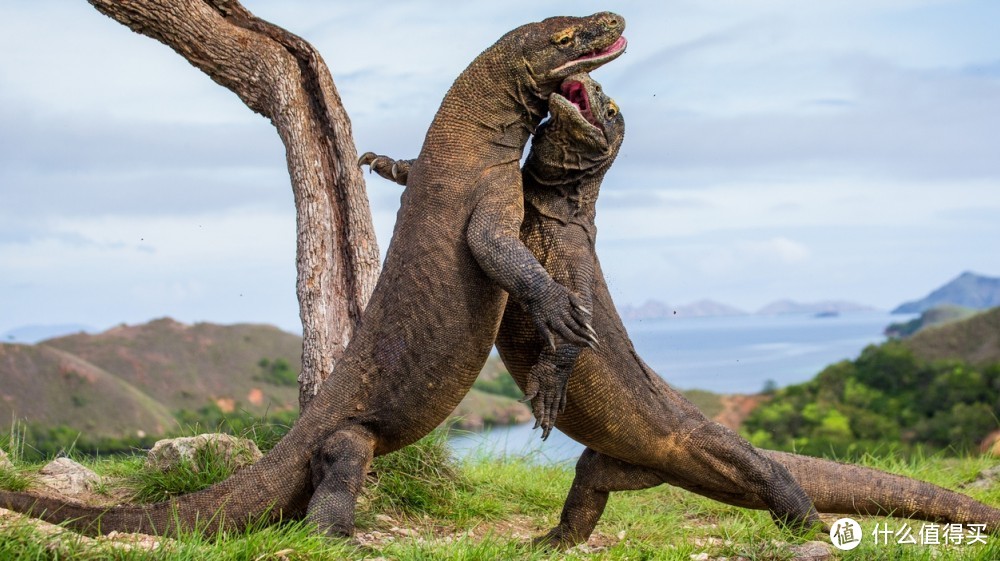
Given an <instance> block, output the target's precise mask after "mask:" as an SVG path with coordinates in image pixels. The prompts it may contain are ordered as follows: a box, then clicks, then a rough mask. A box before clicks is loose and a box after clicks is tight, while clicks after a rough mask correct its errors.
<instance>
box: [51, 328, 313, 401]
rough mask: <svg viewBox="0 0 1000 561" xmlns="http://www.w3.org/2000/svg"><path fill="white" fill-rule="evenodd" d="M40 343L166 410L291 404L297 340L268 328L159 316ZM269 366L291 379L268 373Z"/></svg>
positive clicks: (299, 347)
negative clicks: (123, 383) (143, 394)
mask: <svg viewBox="0 0 1000 561" xmlns="http://www.w3.org/2000/svg"><path fill="white" fill-rule="evenodd" d="M41 345H44V346H47V347H52V348H55V349H59V350H62V351H65V352H67V353H72V354H74V355H76V356H78V357H80V358H82V359H84V360H86V361H87V362H89V363H91V364H93V365H95V366H97V367H99V368H101V369H103V370H105V371H107V372H110V373H112V374H114V375H115V376H118V377H119V378H121V379H122V380H125V381H126V382H128V383H130V384H132V385H133V386H135V387H137V388H139V389H140V390H142V391H144V392H146V393H147V394H148V395H151V396H155V397H156V399H157V401H159V402H160V403H162V404H164V406H166V407H167V408H168V409H170V410H171V411H174V410H178V409H187V410H192V411H193V410H197V409H198V408H200V407H203V406H205V405H206V403H207V402H208V401H212V402H214V403H216V404H217V405H218V406H219V408H220V409H222V410H223V411H224V412H228V411H233V410H236V409H242V410H246V411H249V412H250V413H253V414H255V415H261V414H263V413H264V412H266V411H281V410H288V409H294V408H297V407H298V386H297V384H296V382H295V375H296V374H297V373H298V371H299V369H300V368H301V365H300V361H301V354H302V339H301V337H299V336H297V335H293V334H291V333H286V332H284V331H281V330H280V329H278V328H277V327H273V326H270V325H251V324H237V325H216V324H211V323H197V324H194V325H185V324H183V323H179V322H177V321H174V320H172V319H169V318H163V319H158V320H154V321H151V322H149V323H146V324H142V325H134V326H128V325H122V326H119V327H115V328H113V329H110V330H108V331H105V332H103V333H98V334H96V335H89V334H86V333H81V334H76V335H69V336H66V337H58V338H55V339H49V340H47V341H43V342H42V343H41ZM265 361H266V362H265ZM276 364H277V365H279V366H281V365H285V367H284V368H283V372H285V373H290V375H289V374H286V375H285V376H280V375H275V368H274V365H276Z"/></svg>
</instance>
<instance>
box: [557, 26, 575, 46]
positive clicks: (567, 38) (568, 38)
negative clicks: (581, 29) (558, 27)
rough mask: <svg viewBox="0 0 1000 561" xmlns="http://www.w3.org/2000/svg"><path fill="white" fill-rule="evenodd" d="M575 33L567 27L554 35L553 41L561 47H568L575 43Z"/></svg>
mask: <svg viewBox="0 0 1000 561" xmlns="http://www.w3.org/2000/svg"><path fill="white" fill-rule="evenodd" d="M574 35H575V33H574V31H573V30H572V29H567V30H565V31H560V32H559V33H556V34H555V35H553V36H552V42H553V43H555V44H556V45H559V46H560V47H568V46H569V45H571V44H572V43H573V36H574Z"/></svg>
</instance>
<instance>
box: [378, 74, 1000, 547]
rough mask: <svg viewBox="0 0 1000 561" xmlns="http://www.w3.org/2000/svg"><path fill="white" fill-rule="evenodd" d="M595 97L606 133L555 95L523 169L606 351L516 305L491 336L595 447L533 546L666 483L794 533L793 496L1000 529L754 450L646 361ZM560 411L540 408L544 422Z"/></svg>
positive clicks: (798, 502)
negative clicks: (625, 312)
mask: <svg viewBox="0 0 1000 561" xmlns="http://www.w3.org/2000/svg"><path fill="white" fill-rule="evenodd" d="M574 80H576V81H579V82H580V83H583V84H587V82H586V80H585V79H584V78H581V77H572V78H570V79H569V80H568V82H572V81H574ZM565 90H566V88H564V91H565ZM587 91H588V93H589V95H588V97H589V99H590V105H591V113H592V114H593V115H594V116H595V119H594V120H595V121H598V122H599V123H600V124H602V125H603V129H604V131H600V130H599V129H596V128H595V127H592V126H590V124H589V123H587V122H586V120H585V119H582V118H580V116H579V114H578V113H577V114H573V113H572V112H569V111H565V110H564V109H565V104H562V103H560V102H559V98H558V97H557V96H553V97H552V98H551V101H550V107H551V110H552V112H553V118H552V119H551V120H550V121H549V122H548V124H547V125H545V126H543V127H542V128H541V129H540V130H539V131H538V132H537V133H536V136H535V138H534V139H533V141H532V150H531V154H530V155H529V157H528V159H527V161H526V163H525V168H524V170H523V175H524V193H525V201H526V205H525V207H526V210H525V219H524V223H523V225H522V227H521V239H522V241H523V242H524V243H525V245H527V246H528V247H529V248H530V249H531V250H532V251H533V252H534V253H535V255H536V256H537V257H538V259H539V261H540V262H541V263H542V264H543V265H545V267H546V269H548V270H549V272H550V273H551V274H552V277H553V278H554V279H556V280H557V281H559V282H561V283H563V284H565V285H566V286H568V287H570V288H572V289H574V290H575V291H576V292H578V293H579V294H580V295H581V297H582V299H584V300H585V301H586V302H588V303H589V304H591V305H592V306H593V308H592V310H593V326H594V328H595V330H596V331H597V335H598V338H599V341H600V346H599V347H597V348H592V349H582V350H581V348H580V347H578V346H575V345H571V344H560V345H559V346H558V347H557V350H556V351H551V350H550V348H549V347H548V346H547V345H544V344H543V342H542V341H541V340H540V339H539V338H538V336H537V335H536V334H534V333H533V332H532V331H531V328H530V326H531V321H530V318H528V317H527V316H525V314H524V313H523V311H522V310H520V309H519V307H518V306H517V305H513V304H511V305H508V307H507V310H506V312H505V314H504V320H503V323H502V325H501V328H500V334H499V337H498V339H497V347H498V348H499V349H500V354H501V356H502V358H503V360H504V363H505V364H506V365H507V367H508V368H509V370H510V372H511V374H512V375H513V376H514V379H515V380H516V381H517V383H518V385H519V386H520V387H521V388H522V390H525V392H526V395H530V394H531V393H532V392H534V391H543V392H544V391H549V392H553V393H558V392H559V391H560V389H561V387H562V384H565V383H566V377H567V376H569V382H568V388H567V404H566V409H565V411H564V412H562V413H561V414H559V415H558V418H557V422H556V425H557V426H558V427H559V428H560V429H561V430H563V431H564V432H566V433H567V434H568V435H570V436H571V437H572V438H574V439H575V440H577V441H579V442H581V443H583V444H585V445H586V446H587V447H588V448H587V450H585V451H584V453H583V455H582V456H581V458H580V460H579V462H578V464H577V468H576V478H575V480H574V482H573V486H572V488H571V490H570V494H569V497H568V498H567V501H566V505H565V506H564V508H563V513H562V516H561V518H560V522H559V525H558V526H557V527H556V528H554V529H553V530H552V531H550V532H549V533H548V534H546V535H545V536H543V537H541V538H540V539H539V541H541V542H545V543H549V544H552V545H553V546H557V547H567V546H570V545H572V544H574V543H578V542H580V541H583V540H586V539H587V537H588V536H589V535H590V534H591V532H592V531H593V529H594V526H595V525H596V523H597V521H598V519H599V518H600V516H601V513H602V512H603V510H604V506H605V504H606V503H607V499H608V495H609V493H610V492H611V491H617V490H627V489H642V488H646V487H651V486H654V485H658V484H660V483H670V484H673V485H679V486H681V487H684V488H686V489H689V490H691V491H693V492H696V493H699V494H701V495H704V496H707V497H710V498H712V499H715V500H719V501H722V502H725V503H728V504H733V505H736V506H741V507H748V508H760V509H768V510H770V511H771V513H772V514H773V515H774V517H775V518H776V519H778V520H786V521H791V522H797V523H799V524H801V523H803V522H805V523H810V522H812V521H813V520H815V519H814V518H813V517H812V515H811V514H806V512H807V511H806V508H805V505H804V504H803V502H802V497H801V495H800V494H799V493H800V492H801V491H802V490H803V489H804V491H805V494H806V495H808V499H811V501H812V502H813V504H814V505H815V508H816V509H817V510H818V511H820V512H827V513H842V514H883V515H889V514H891V515H895V516H905V517H912V518H918V519H923V520H936V521H942V522H958V523H967V524H968V523H982V524H986V525H987V529H988V530H989V531H992V532H996V531H997V530H998V529H1000V511H998V510H997V509H995V508H992V507H989V506H987V505H984V504H982V503H979V502H977V501H974V500H972V499H970V498H969V497H966V496H965V495H961V494H959V493H955V492H952V491H949V490H947V489H943V488H941V487H938V486H936V485H932V484H929V483H925V482H922V481H918V480H915V479H911V478H907V477H902V476H898V475H894V474H890V473H886V472H883V471H880V470H875V469H871V468H865V467H861V466H855V465H850V464H843V463H838V462H833V461H829V460H823V459H818V458H812V457H808V456H800V455H796V454H788V453H783V452H774V451H769V450H759V449H755V448H753V447H752V446H751V445H750V444H749V443H748V442H746V441H745V440H744V439H743V438H741V437H740V436H739V435H737V434H736V433H734V432H732V431H730V430H728V429H726V428H724V427H722V426H721V425H718V424H716V423H713V422H711V421H710V420H709V419H707V418H705V416H704V415H703V414H702V413H701V412H700V411H699V410H698V409H697V407H695V406H694V405H693V404H692V403H690V402H689V401H688V400H687V399H686V398H684V396H683V395H681V394H680V393H679V392H677V391H676V390H674V389H673V388H671V387H670V386H669V385H668V384H667V383H666V382H664V381H663V379H662V378H661V377H660V376H659V375H657V374H656V373H655V372H653V371H652V370H651V369H650V368H649V367H648V366H647V365H646V364H645V363H643V362H642V360H641V359H640V358H639V356H638V355H637V354H636V352H635V349H634V347H633V346H632V343H631V341H630V340H629V338H628V334H627V333H626V331H625V327H624V325H623V324H622V321H621V319H620V317H619V316H618V314H617V311H616V310H615V307H614V305H613V303H612V301H611V296H610V293H609V292H608V288H607V285H606V284H605V282H604V277H603V275H602V273H601V270H600V265H599V263H598V260H597V257H596V254H595V253H594V240H595V237H596V228H595V226H594V216H595V208H594V203H595V201H596V199H597V195H598V190H599V188H600V184H601V180H602V178H603V176H604V172H605V171H606V170H607V168H608V167H609V166H610V165H611V163H612V161H613V160H614V157H615V156H616V155H617V152H618V148H619V146H620V144H621V141H622V138H623V132H624V122H623V120H622V119H621V117H620V116H619V115H617V107H616V106H614V105H613V102H611V101H610V100H607V98H606V97H605V96H603V95H602V94H601V92H600V91H599V90H598V87H597V86H596V85H588V87H587ZM609 110H610V111H609ZM605 136H606V138H607V140H605V138H604V137H605ZM369 159H370V160H373V161H374V164H373V167H372V169H373V171H376V172H378V173H379V174H380V175H383V176H384V177H387V178H390V179H393V180H395V181H397V182H399V183H405V181H406V174H407V171H408V165H409V162H408V161H399V162H395V161H393V160H391V159H390V158H386V157H382V156H378V157H369ZM577 355H579V358H578V359H576V356H577ZM574 360H575V364H574ZM566 364H569V365H571V367H570V368H571V369H572V374H571V375H570V374H569V370H568V369H567V368H566ZM555 413H558V411H557V410H556V411H555ZM552 414H553V411H551V410H539V408H538V407H536V408H535V415H536V418H538V419H539V420H540V421H541V419H543V418H547V419H548V418H552ZM790 477H792V478H794V481H789V478H790ZM796 482H797V483H796ZM800 486H801V488H800Z"/></svg>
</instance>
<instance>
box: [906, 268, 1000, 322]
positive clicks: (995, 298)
mask: <svg viewBox="0 0 1000 561" xmlns="http://www.w3.org/2000/svg"><path fill="white" fill-rule="evenodd" d="M943 305H951V306H961V307H965V308H972V309H974V310H985V309H987V308H994V307H996V306H1000V278H995V277H987V276H984V275H979V274H976V273H973V272H970V271H966V272H964V273H962V274H961V275H959V276H958V277H957V278H955V279H953V280H951V281H949V282H947V283H945V284H944V286H941V287H940V288H938V289H936V290H934V291H933V292H931V293H930V294H928V295H927V296H925V297H924V298H921V299H919V300H912V301H909V302H905V303H903V304H900V305H899V306H897V307H896V309H894V310H892V313H894V314H919V313H922V312H925V311H927V310H929V309H931V308H934V307H937V306H943Z"/></svg>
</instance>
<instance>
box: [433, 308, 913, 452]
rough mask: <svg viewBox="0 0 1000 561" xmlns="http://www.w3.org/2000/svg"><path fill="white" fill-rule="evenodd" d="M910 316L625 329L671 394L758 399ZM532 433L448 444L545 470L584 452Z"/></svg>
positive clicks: (508, 431) (684, 321) (637, 324)
mask: <svg viewBox="0 0 1000 561" xmlns="http://www.w3.org/2000/svg"><path fill="white" fill-rule="evenodd" d="M912 317H913V316H902V315H891V314H889V313H886V312H857V313H845V314H841V315H839V316H835V317H815V316H812V315H782V316H735V317H711V318H674V317H670V318H664V319H655V320H642V321H631V322H626V328H628V332H629V334H630V335H631V337H632V342H633V343H634V344H635V348H636V350H637V351H638V353H639V356H641V357H642V358H643V360H645V361H646V363H647V364H649V365H650V366H651V367H652V368H653V369H654V370H656V372H657V373H659V374H660V376H662V377H663V378H664V379H666V380H667V382H669V383H670V384H672V385H673V386H674V387H677V388H680V389H704V390H709V391H713V392H716V393H756V392H759V391H761V390H762V389H763V388H764V385H765V384H766V383H767V382H768V380H771V381H773V382H774V383H775V384H777V385H778V387H781V386H787V385H790V384H795V383H799V382H805V381H807V380H809V379H811V378H812V377H813V376H815V375H816V374H818V373H819V372H820V371H821V370H822V369H823V368H824V367H826V366H827V365H830V364H833V363H835V362H838V361H841V360H850V359H854V358H856V357H857V356H858V354H859V353H860V352H861V350H862V349H864V348H865V347H866V346H867V345H870V344H876V343H880V342H882V341H884V340H885V336H884V335H883V334H882V331H883V330H884V329H885V327H886V326H887V325H889V324H890V323H894V322H900V321H906V320H908V319H910V318H912ZM540 435H541V431H532V430H531V425H530V424H528V425H518V426H513V427H498V428H494V429H489V430H486V431H484V432H482V433H464V434H458V435H456V436H454V437H453V438H452V439H451V442H452V446H453V447H454V448H455V450H456V453H457V454H458V455H460V456H463V455H468V454H472V453H482V454H488V455H491V456H502V455H522V456H523V455H527V456H530V457H532V458H534V459H537V460H538V461H541V462H559V461H571V460H575V458H576V457H577V456H578V455H579V454H580V452H581V451H582V450H583V447H582V446H581V445H579V444H577V443H576V442H574V441H573V440H571V439H570V438H569V437H567V436H566V435H564V434H562V433H561V432H559V431H553V433H552V435H551V436H550V437H549V439H548V441H546V442H545V443H544V444H543V443H542V441H541V438H540Z"/></svg>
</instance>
